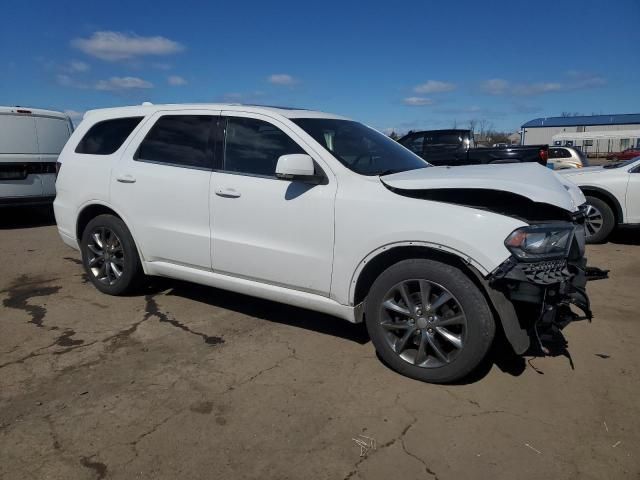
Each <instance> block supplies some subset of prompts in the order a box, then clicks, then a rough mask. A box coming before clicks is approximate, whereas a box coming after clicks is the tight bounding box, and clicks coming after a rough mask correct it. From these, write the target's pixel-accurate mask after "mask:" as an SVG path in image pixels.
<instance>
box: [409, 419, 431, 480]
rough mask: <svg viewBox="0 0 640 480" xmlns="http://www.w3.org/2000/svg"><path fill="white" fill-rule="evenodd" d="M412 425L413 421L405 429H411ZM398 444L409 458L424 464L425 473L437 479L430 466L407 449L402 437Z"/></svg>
mask: <svg viewBox="0 0 640 480" xmlns="http://www.w3.org/2000/svg"><path fill="white" fill-rule="evenodd" d="M413 425H415V422H414V423H412V424H411V426H410V427H409V428H408V429H407V432H408V431H409V430H410V429H411V427H413ZM405 433H406V432H405ZM400 445H402V450H403V451H404V453H406V454H407V455H409V456H410V457H411V458H415V459H416V460H417V461H419V462H420V463H421V464H422V465H423V466H424V471H425V472H427V474H429V475H431V476H432V477H433V478H435V480H438V475H436V473H435V472H434V471H433V470H431V468H429V465H427V462H425V461H424V460H423V459H421V458H420V457H419V456H417V455H415V454H413V453H411V452H410V451H409V450H407V446H406V444H405V443H404V437H403V438H401V439H400Z"/></svg>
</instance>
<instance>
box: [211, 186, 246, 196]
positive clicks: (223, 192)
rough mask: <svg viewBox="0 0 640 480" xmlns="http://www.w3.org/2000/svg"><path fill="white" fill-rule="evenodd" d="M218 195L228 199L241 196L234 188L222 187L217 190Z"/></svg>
mask: <svg viewBox="0 0 640 480" xmlns="http://www.w3.org/2000/svg"><path fill="white" fill-rule="evenodd" d="M216 195H218V196H219V197H226V198H238V197H239V196H240V192H239V191H237V190H235V189H233V188H227V187H220V188H216Z"/></svg>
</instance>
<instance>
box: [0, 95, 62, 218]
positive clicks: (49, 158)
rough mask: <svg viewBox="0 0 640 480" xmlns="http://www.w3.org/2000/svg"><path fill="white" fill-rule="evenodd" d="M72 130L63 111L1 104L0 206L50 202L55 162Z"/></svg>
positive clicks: (51, 199)
mask: <svg viewBox="0 0 640 480" xmlns="http://www.w3.org/2000/svg"><path fill="white" fill-rule="evenodd" d="M72 132H73V124H72V123H71V120H70V119H69V117H68V116H67V115H66V114H64V113H61V112H54V111H51V110H41V109H35V108H22V107H0V206H13V205H46V204H51V203H52V202H53V199H54V197H55V194H56V191H55V178H56V162H57V160H58V155H59V154H60V151H61V150H62V147H64V144H65V143H66V142H67V140H68V139H69V136H70V135H71V133H72Z"/></svg>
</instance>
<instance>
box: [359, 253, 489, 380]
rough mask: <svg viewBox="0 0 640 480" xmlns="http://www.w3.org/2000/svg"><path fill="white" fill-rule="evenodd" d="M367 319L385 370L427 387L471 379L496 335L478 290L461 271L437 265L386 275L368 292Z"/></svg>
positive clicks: (414, 265)
mask: <svg viewBox="0 0 640 480" xmlns="http://www.w3.org/2000/svg"><path fill="white" fill-rule="evenodd" d="M365 315H366V324H367V330H368V331H369V336H370V337H371V341H372V342H373V345H374V346H375V348H376V351H377V352H378V354H379V355H380V356H381V357H382V359H383V360H384V361H385V362H386V364H387V365H389V366H390V367H391V368H392V369H393V370H395V371H396V372H398V373H400V374H402V375H405V376H407V377H410V378H413V379H416V380H421V381H423V382H430V383H449V382H453V381H455V380H459V379H461V378H463V377H465V376H467V375H468V374H469V373H471V372H472V371H473V370H474V369H475V368H476V367H478V366H479V365H480V364H481V362H482V360H483V359H484V358H485V356H486V355H487V352H488V351H489V348H490V346H491V343H492V341H493V338H494V335H495V322H494V319H493V315H492V313H491V309H490V308H489V305H488V304H487V301H486V300H485V297H484V295H483V294H482V292H481V291H480V290H479V288H478V287H477V286H476V285H475V284H474V283H473V282H472V281H471V280H470V279H469V277H467V276H466V275H465V274H464V273H463V272H462V271H461V270H459V269H458V268H455V267H452V266H451V265H447V264H444V263H441V262H437V261H433V260H426V259H411V260H404V261H401V262H398V263H396V264H395V265H392V266H391V267H389V268H388V269H387V270H385V271H384V272H383V273H382V274H381V275H380V276H379V277H378V278H377V279H376V281H375V282H374V283H373V285H372V287H371V290H370V291H369V294H368V296H367V299H366V304H365Z"/></svg>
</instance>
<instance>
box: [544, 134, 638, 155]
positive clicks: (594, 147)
mask: <svg viewBox="0 0 640 480" xmlns="http://www.w3.org/2000/svg"><path fill="white" fill-rule="evenodd" d="M551 141H552V143H553V145H554V146H563V147H576V148H579V149H581V150H582V151H583V152H584V153H585V154H587V155H589V156H600V155H604V154H607V153H612V152H621V151H623V150H626V149H627V148H632V147H640V130H608V131H606V130H604V131H599V132H595V131H594V132H563V133H556V134H555V135H554V136H553V137H551Z"/></svg>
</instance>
